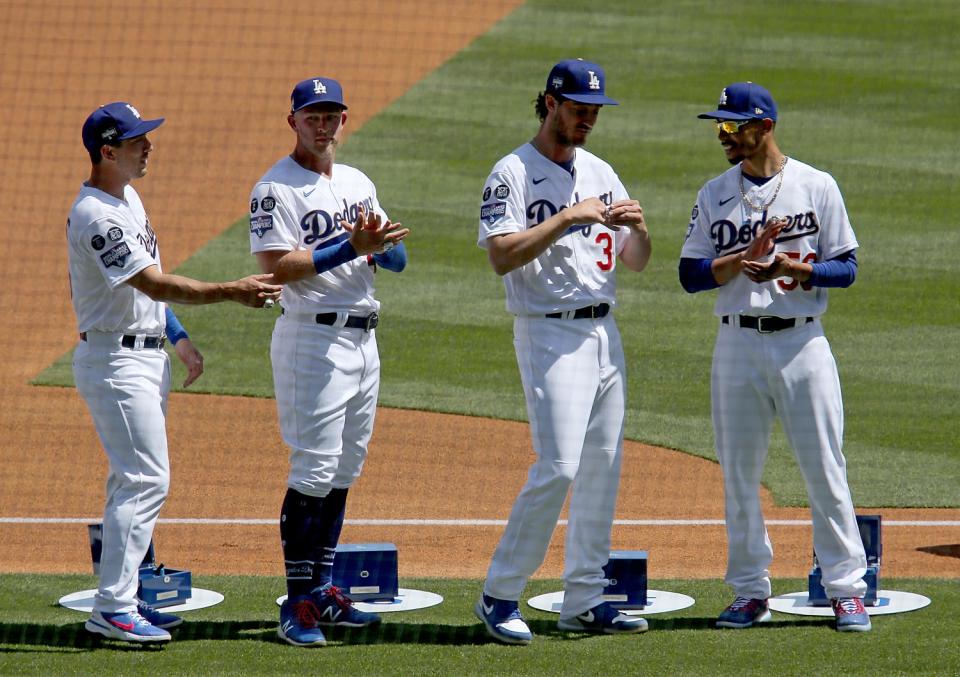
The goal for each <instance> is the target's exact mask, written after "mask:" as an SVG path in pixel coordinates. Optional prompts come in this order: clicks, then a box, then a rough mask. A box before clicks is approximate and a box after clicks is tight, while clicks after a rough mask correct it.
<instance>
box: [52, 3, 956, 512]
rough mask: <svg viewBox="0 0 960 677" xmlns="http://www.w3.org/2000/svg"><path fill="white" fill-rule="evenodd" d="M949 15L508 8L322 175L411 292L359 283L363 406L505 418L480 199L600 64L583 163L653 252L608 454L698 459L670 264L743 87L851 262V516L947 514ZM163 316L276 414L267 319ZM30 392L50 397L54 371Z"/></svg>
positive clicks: (844, 311)
mask: <svg viewBox="0 0 960 677" xmlns="http://www.w3.org/2000/svg"><path fill="white" fill-rule="evenodd" d="M958 17H960V10H958V5H957V4H956V3H954V2H953V1H952V0H950V1H941V2H937V1H931V0H927V1H924V2H914V3H899V2H881V1H879V0H877V1H870V2H785V3H779V4H777V5H776V9H775V10H774V9H773V8H772V7H771V6H770V5H769V4H764V3H757V2H746V3H743V2H741V3H737V4H736V6H735V7H734V8H731V7H729V6H724V5H718V6H717V7H714V6H713V5H712V4H711V3H707V2H701V1H696V2H692V1H687V2H651V3H642V4H638V3H635V2H632V1H629V0H623V1H621V2H614V1H609V0H608V1H605V2H600V3H591V4H590V6H589V9H584V8H583V3H580V2H573V1H570V2H529V3H527V4H526V5H525V6H523V7H521V8H520V9H519V10H518V11H517V12H515V13H514V14H512V15H511V16H510V17H508V19H507V20H505V21H503V22H502V23H501V24H499V25H498V26H496V27H495V28H494V29H493V30H492V31H490V32H489V33H488V34H487V35H485V36H483V37H481V38H480V39H479V40H477V41H476V42H474V43H473V44H471V45H470V46H469V47H468V48H467V49H465V50H464V51H463V52H461V53H460V54H459V55H457V56H456V57H455V58H454V59H452V60H451V61H450V62H448V63H447V64H445V65H444V66H443V67H441V68H440V69H439V70H437V71H436V72H434V73H433V74H431V75H430V76H429V77H427V78H426V79H425V80H424V81H422V82H421V83H419V84H418V85H417V86H415V87H414V88H413V89H412V90H411V91H410V92H408V93H407V94H406V95H405V96H404V97H403V98H401V99H400V100H399V101H397V102H396V103H395V104H394V105H392V106H391V107H389V108H388V109H387V110H386V111H385V112H384V113H383V114H381V115H380V116H378V117H377V118H376V119H374V120H372V121H370V122H369V123H368V124H367V125H366V126H364V127H363V129H361V130H359V131H358V132H356V133H355V134H354V135H353V136H352V137H350V139H349V140H348V141H347V143H346V144H345V145H344V147H343V148H342V150H341V152H340V154H339V156H338V159H341V160H342V161H344V162H346V163H349V164H354V165H356V166H357V167H360V168H361V169H363V170H364V171H365V172H366V173H367V174H368V175H369V176H370V177H371V178H373V179H374V181H375V183H376V184H377V186H378V192H379V195H380V199H381V202H382V203H383V205H384V206H385V207H386V209H387V210H388V212H389V213H390V214H391V216H392V217H393V218H394V219H395V220H399V221H402V222H404V223H405V224H406V225H409V226H410V227H411V228H412V230H413V234H412V235H411V238H410V240H409V241H408V250H409V256H410V264H409V267H408V269H407V271H406V272H404V273H403V274H402V275H400V276H396V275H393V274H390V273H383V274H382V275H380V276H379V279H378V296H379V298H380V299H381V300H382V301H383V304H384V305H383V308H384V310H383V313H382V315H383V321H382V326H381V328H380V329H378V339H379V343H380V348H381V355H382V360H383V385H382V388H381V403H382V404H383V405H386V406H391V407H402V408H413V409H426V410H434V411H444V412H455V413H466V414H473V415H481V416H493V417H499V418H506V419H517V420H523V419H524V418H525V416H526V411H525V408H524V404H523V398H522V393H521V388H520V383H519V377H518V373H517V367H516V363H515V358H514V355H513V348H512V341H511V331H512V325H511V321H510V318H509V316H508V315H507V313H506V312H505V310H504V300H503V296H504V294H503V287H502V283H501V282H500V280H499V278H497V276H496V275H495V274H494V273H493V272H492V270H491V269H490V267H489V265H488V264H487V262H486V260H485V256H484V254H483V252H482V250H480V249H479V248H478V247H477V246H476V236H477V223H476V222H477V218H478V205H479V198H480V196H479V191H480V188H481V187H482V183H483V180H484V178H485V177H486V174H487V172H488V171H489V169H490V167H491V166H492V164H493V163H494V162H495V161H496V160H497V159H498V158H499V157H500V156H502V155H503V154H504V153H506V152H508V151H509V150H511V149H512V148H514V147H516V146H518V145H519V144H521V143H523V142H524V141H526V140H528V139H529V138H530V137H531V136H532V135H533V133H534V132H535V131H536V126H537V123H536V120H535V118H534V115H533V110H532V104H531V101H532V100H533V98H534V97H535V96H536V93H537V91H538V90H539V89H540V88H542V86H543V80H544V79H545V75H546V72H547V70H548V69H549V66H550V65H551V64H552V63H554V62H555V61H557V60H559V59H560V58H564V57H568V56H573V55H579V56H584V57H588V58H591V59H594V60H596V61H598V62H599V63H601V64H602V65H604V67H605V68H606V70H607V74H608V81H609V82H608V89H609V93H610V94H612V95H613V96H614V97H616V98H618V99H619V100H620V101H621V103H622V105H621V106H619V107H617V108H608V109H605V110H604V111H603V113H602V115H601V119H600V123H599V125H598V127H597V129H596V130H595V132H594V134H593V135H592V138H591V142H590V147H591V149H592V150H593V151H595V152H597V153H598V154H599V155H601V156H602V157H604V158H606V159H608V160H610V161H611V163H612V164H613V165H614V166H615V168H617V170H618V172H619V174H620V176H621V178H622V179H623V180H624V183H625V184H626V186H627V188H628V190H630V192H631V194H632V195H634V196H635V197H637V198H638V199H639V200H640V201H641V203H642V204H643V206H644V209H645V212H646V214H647V217H648V221H649V224H650V229H651V232H652V236H653V240H654V256H653V259H652V262H651V264H650V266H649V268H648V270H647V271H646V272H644V273H643V274H641V275H633V274H631V273H630V272H629V271H624V272H622V273H621V275H620V295H619V302H620V308H619V310H618V311H617V319H618V322H619V324H620V327H621V332H622V334H623V335H624V340H625V345H626V350H627V361H628V366H629V370H630V391H629V411H628V427H627V434H628V437H630V438H632V439H637V440H641V441H644V442H649V443H653V444H658V445H662V446H666V447H670V448H674V449H680V450H683V451H687V452H690V453H693V454H698V455H701V456H705V457H707V458H713V451H712V444H713V434H712V429H711V424H710V406H709V369H710V356H711V352H712V346H713V338H714V335H715V332H716V320H715V318H714V317H713V315H712V304H713V301H714V296H715V294H714V293H709V292H708V293H702V294H697V295H694V296H690V295H687V294H686V293H684V292H683V291H682V289H681V288H680V286H679V283H678V281H677V275H676V264H677V257H678V255H679V250H680V245H681V242H682V238H683V234H684V232H685V227H686V223H687V218H688V214H689V211H690V206H691V204H692V203H693V200H694V198H695V196H696V192H697V190H698V189H699V187H700V186H701V185H702V183H703V182H704V181H706V180H707V179H709V178H711V177H712V176H714V175H716V174H718V173H720V172H722V171H723V170H724V169H725V168H726V166H727V165H726V162H725V160H724V159H723V157H722V154H721V150H720V147H719V144H718V143H717V141H716V138H715V134H714V131H713V128H712V126H711V125H710V124H709V123H708V122H705V121H702V120H697V119H696V114H697V113H698V112H702V111H703V110H708V109H710V108H712V107H713V106H714V104H715V103H716V99H717V97H718V95H719V93H720V90H721V88H722V87H723V86H724V85H725V84H727V83H729V82H732V81H735V80H740V79H751V80H755V81H758V82H761V83H763V84H765V85H766V86H767V87H768V88H769V89H771V91H772V92H773V94H774V96H775V98H776V99H777V100H778V103H779V106H780V111H781V115H780V124H779V125H778V138H779V140H780V144H781V147H782V148H783V149H784V151H785V152H786V153H787V154H788V155H791V156H794V157H797V158H799V159H801V160H803V161H805V162H808V163H810V164H813V165H815V166H818V167H821V168H823V169H826V170H828V171H830V172H831V173H832V174H833V175H834V176H835V177H836V178H837V180H838V182H839V184H840V186H841V189H842V190H843V192H844V195H845V198H846V201H847V206H848V210H849V212H850V215H851V221H852V223H853V224H854V228H855V229H856V232H857V235H858V239H859V241H860V244H861V248H860V251H859V252H858V259H859V260H860V273H859V278H858V281H857V283H856V284H855V285H854V286H853V287H851V288H850V289H847V290H836V291H833V292H831V303H830V309H829V311H828V313H827V315H826V317H825V320H824V324H825V326H826V329H827V334H828V337H829V338H830V340H831V342H832V345H833V347H834V351H835V354H836V356H837V360H838V362H839V366H840V372H841V379H842V383H843V388H844V397H845V403H846V414H847V417H846V450H845V451H846V454H847V458H848V462H849V476H850V483H851V486H852V489H853V493H854V499H855V502H856V503H857V504H858V505H859V506H864V507H866V506H940V507H948V506H953V507H956V506H960V488H958V487H960V485H958V483H957V477H960V447H958V445H957V444H956V433H957V420H958V419H960V360H957V359H956V355H958V354H960V310H958V302H957V282H956V281H957V279H958V274H960V263H958V259H957V257H956V256H955V255H954V251H955V250H956V249H957V248H958V245H960V231H958V230H957V228H956V227H955V215H956V214H957V213H960V197H958V196H960V193H958V192H957V191H956V189H955V186H956V184H957V181H958V179H960V163H958V162H957V161H956V155H955V149H956V148H957V147H960V129H958V128H957V127H954V123H955V122H956V121H957V119H958V113H957V112H958V111H960V90H958V89H957V87H956V82H957V80H958V78H960V50H958V49H957V47H956V44H955V41H954V40H953V35H954V34H955V33H956V31H955V30H954V31H950V30H946V29H947V27H948V26H953V27H954V28H957V27H960V20H958ZM572 27H574V28H572ZM273 159H274V158H264V168H266V167H267V166H268V165H269V164H270V163H271V162H272V161H273ZM256 178H257V177H253V176H252V177H251V185H252V182H253V181H254V180H255V179H256ZM243 209H244V205H240V204H238V205H237V213H238V216H239V215H240V214H242V213H243ZM161 236H162V233H161ZM248 252H249V249H248V242H247V234H246V225H245V219H242V220H241V221H240V222H238V223H237V224H235V226H234V227H233V228H230V229H229V230H227V231H226V232H225V233H224V234H223V235H222V236H221V237H220V238H218V239H216V240H214V241H212V242H210V243H209V245H208V246H207V247H206V248H204V249H203V250H202V251H200V252H198V253H197V254H196V256H194V257H193V258H192V259H191V260H190V261H188V262H187V263H186V264H185V265H184V266H182V267H181V268H180V271H179V272H182V273H185V274H187V275H196V276H199V277H201V278H227V277H232V276H236V275H239V274H241V273H245V272H249V271H252V270H254V269H255V266H254V261H253V258H252V257H251V256H250V255H249V253H248ZM177 312H178V314H179V315H180V317H181V319H182V320H183V321H184V324H185V325H186V326H187V328H188V329H189V331H190V332H191V335H192V336H193V338H194V339H195V342H196V343H197V344H198V345H199V346H200V347H201V349H202V350H203V351H204V353H205V356H206V358H207V363H206V364H207V372H206V374H205V375H204V377H203V378H202V379H201V381H200V382H198V383H197V384H195V386H193V388H192V390H193V391H195V392H213V393H233V394H244V395H254V396H264V397H267V396H270V395H272V382H271V378H270V373H269V358H268V345H269V332H270V328H271V326H272V321H273V316H272V315H271V313H270V312H268V311H258V312H250V311H241V310H239V309H238V308H237V307H236V306H232V307H223V306H220V307H200V308H180V309H178V310H177ZM38 382H41V383H52V384H61V385H64V384H69V383H70V382H71V376H70V373H69V356H65V357H64V358H63V359H62V360H60V362H58V363H57V364H56V365H54V366H53V367H51V369H50V370H48V371H47V372H45V373H44V374H41V375H40V377H39V378H38ZM765 483H766V484H767V486H768V487H769V488H770V489H771V490H772V491H773V493H774V495H775V497H776V499H777V500H778V501H779V502H780V503H781V504H785V505H803V504H805V502H806V494H805V490H804V488H803V483H802V482H801V481H800V480H799V474H798V471H797V468H796V464H795V462H794V461H793V459H792V457H791V454H790V452H789V450H788V448H787V446H786V444H785V441H784V438H783V435H782V434H781V433H780V432H779V431H778V432H777V433H776V434H775V436H774V441H773V445H772V449H771V457H770V461H769V463H768V466H767V473H766V476H765Z"/></svg>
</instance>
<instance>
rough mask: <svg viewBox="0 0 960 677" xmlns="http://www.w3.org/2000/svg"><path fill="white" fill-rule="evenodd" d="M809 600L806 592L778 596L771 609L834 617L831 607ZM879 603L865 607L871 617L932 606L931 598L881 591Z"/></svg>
mask: <svg viewBox="0 0 960 677" xmlns="http://www.w3.org/2000/svg"><path fill="white" fill-rule="evenodd" d="M807 599H809V593H808V592H807V591H806V590H805V591H803V592H791V593H789V594H786V595H777V596H776V597H771V598H770V608H771V609H773V610H774V611H780V612H782V613H785V614H799V615H800V616H833V609H832V608H831V607H830V606H829V605H827V606H810V605H808V604H807ZM877 602H878V603H877V606H867V605H864V607H865V608H866V610H867V614H869V615H870V616H881V615H883V614H899V613H903V612H905V611H916V610H917V609H922V608H923V607H925V606H927V605H928V604H930V598H929V597H924V596H923V595H917V594H915V593H912V592H898V591H897V590H881V591H880V592H879V593H878V594H877Z"/></svg>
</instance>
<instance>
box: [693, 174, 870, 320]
mask: <svg viewBox="0 0 960 677" xmlns="http://www.w3.org/2000/svg"><path fill="white" fill-rule="evenodd" d="M783 171H784V175H783V185H782V188H781V191H780V193H779V194H778V195H777V199H776V200H775V201H774V202H773V204H771V205H770V207H769V208H768V209H767V210H766V211H765V212H764V213H762V214H760V213H758V212H756V211H751V209H750V208H749V207H747V205H746V204H745V203H744V201H743V199H742V198H741V196H740V181H741V177H740V165H739V164H738V165H736V166H735V167H732V168H730V169H729V170H728V171H726V172H724V173H723V174H721V175H720V176H718V177H717V178H715V179H713V180H712V181H709V182H707V183H706V185H704V186H703V188H701V189H700V193H699V194H698V195H697V203H696V204H695V205H694V207H693V212H692V214H691V215H690V225H689V226H688V227H687V236H686V241H685V242H684V244H683V249H682V252H681V256H682V257H684V258H710V259H713V258H718V257H720V256H726V255H727V254H734V253H737V252H740V251H742V250H744V249H746V248H747V246H748V245H749V244H750V242H751V241H752V240H753V238H754V236H755V235H756V233H757V232H758V231H759V229H760V228H761V227H762V226H763V224H764V223H766V222H767V220H768V219H771V218H773V217H782V218H786V219H787V225H786V226H785V227H784V229H783V231H782V232H781V233H780V235H779V236H778V237H777V242H776V249H775V250H774V251H775V253H777V252H783V253H785V254H786V255H787V256H789V257H790V258H793V259H797V260H799V261H802V262H804V263H815V262H818V261H825V260H827V259H830V258H834V257H836V256H839V255H840V254H843V253H844V252H847V251H850V250H852V249H856V248H857V246H858V245H857V240H856V237H855V236H854V234H853V228H852V227H851V226H850V221H849V219H848V218H847V211H846V209H845V208H844V205H843V197H842V196H841V194H840V189H839V188H838V187H837V183H836V181H834V179H833V177H831V176H830V175H829V174H827V173H825V172H822V171H820V170H818V169H815V168H813V167H811V166H809V165H806V164H804V163H802V162H799V161H797V160H794V159H793V158H790V159H789V161H788V162H787V164H786V165H785V166H784V169H783ZM776 183H777V182H776V179H771V180H770V181H768V182H767V183H765V184H764V185H762V186H757V185H755V184H753V183H752V182H750V181H749V180H747V179H743V189H744V191H745V192H746V195H747V197H748V198H749V199H750V200H751V201H752V202H753V203H754V204H756V205H763V204H766V202H767V201H768V200H770V199H771V197H772V195H773V191H774V190H775V186H776ZM748 187H749V190H748ZM826 309H827V290H826V289H825V288H823V287H812V286H810V285H807V284H804V283H798V282H797V281H796V280H794V279H793V278H788V277H782V278H779V279H776V280H771V281H768V282H762V283H757V282H752V281H751V280H750V279H749V278H748V277H747V276H746V275H737V276H736V277H735V278H733V279H732V280H730V281H729V282H728V283H727V284H725V285H723V286H721V287H720V289H719V290H718V295H717V302H716V305H715V307H714V313H715V314H716V315H717V316H723V315H775V316H777V317H809V316H812V317H817V316H820V315H822V314H823V313H824V311H826Z"/></svg>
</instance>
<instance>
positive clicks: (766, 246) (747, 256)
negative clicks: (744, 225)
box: [743, 216, 787, 266]
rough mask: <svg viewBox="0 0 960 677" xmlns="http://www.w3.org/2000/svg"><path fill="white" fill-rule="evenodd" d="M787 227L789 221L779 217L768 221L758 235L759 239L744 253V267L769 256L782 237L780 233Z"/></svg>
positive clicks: (755, 239)
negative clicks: (748, 263)
mask: <svg viewBox="0 0 960 677" xmlns="http://www.w3.org/2000/svg"><path fill="white" fill-rule="evenodd" d="M785 225H787V220H786V219H784V218H781V217H779V216H775V217H773V218H771V219H767V222H766V223H765V224H764V226H763V229H762V230H761V231H760V232H759V233H757V237H756V238H754V240H753V242H751V243H750V246H749V247H747V250H746V251H745V252H744V253H743V262H744V266H746V263H747V262H748V261H754V262H756V261H758V260H759V259H762V258H764V257H766V256H769V255H770V254H771V253H772V252H773V249H774V247H775V246H776V240H777V236H778V235H780V231H781V230H783V227H784V226H785ZM762 263H769V261H763V262H762Z"/></svg>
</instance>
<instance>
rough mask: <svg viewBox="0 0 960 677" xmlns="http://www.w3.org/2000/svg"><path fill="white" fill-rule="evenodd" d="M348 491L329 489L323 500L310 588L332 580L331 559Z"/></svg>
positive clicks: (318, 519)
mask: <svg viewBox="0 0 960 677" xmlns="http://www.w3.org/2000/svg"><path fill="white" fill-rule="evenodd" d="M347 491H348V489H331V490H330V493H329V494H327V497H326V498H325V499H324V500H323V505H322V506H321V507H320V514H319V515H318V518H317V522H318V529H317V532H318V533H317V536H318V538H317V548H316V550H315V551H314V557H315V561H316V562H317V564H316V565H315V566H314V567H313V580H312V582H311V588H312V589H314V590H316V589H317V588H319V587H321V586H323V585H325V584H327V583H330V582H331V581H332V579H333V557H334V554H335V551H336V549H337V543H339V542H340V532H341V531H342V530H343V516H344V513H345V512H346V507H347Z"/></svg>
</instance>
